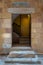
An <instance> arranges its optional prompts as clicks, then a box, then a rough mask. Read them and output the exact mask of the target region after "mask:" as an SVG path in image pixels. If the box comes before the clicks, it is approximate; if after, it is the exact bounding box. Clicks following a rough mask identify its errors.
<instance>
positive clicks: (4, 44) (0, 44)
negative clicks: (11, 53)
mask: <svg viewBox="0 0 43 65" xmlns="http://www.w3.org/2000/svg"><path fill="white" fill-rule="evenodd" d="M11 38H12V37H11V14H10V13H8V11H7V7H6V3H5V4H4V0H1V1H0V48H11V44H12V39H11Z"/></svg>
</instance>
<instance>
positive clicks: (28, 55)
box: [8, 54, 35, 58]
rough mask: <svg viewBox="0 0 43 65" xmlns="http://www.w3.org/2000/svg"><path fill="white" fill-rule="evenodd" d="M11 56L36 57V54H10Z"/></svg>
mask: <svg viewBox="0 0 43 65" xmlns="http://www.w3.org/2000/svg"><path fill="white" fill-rule="evenodd" d="M8 57H9V58H28V57H29V58H34V57H35V54H10V55H8Z"/></svg>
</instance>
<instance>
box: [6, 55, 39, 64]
mask: <svg viewBox="0 0 43 65" xmlns="http://www.w3.org/2000/svg"><path fill="white" fill-rule="evenodd" d="M30 62H33V63H37V62H38V57H37V55H35V58H8V57H7V59H6V60H5V63H30Z"/></svg>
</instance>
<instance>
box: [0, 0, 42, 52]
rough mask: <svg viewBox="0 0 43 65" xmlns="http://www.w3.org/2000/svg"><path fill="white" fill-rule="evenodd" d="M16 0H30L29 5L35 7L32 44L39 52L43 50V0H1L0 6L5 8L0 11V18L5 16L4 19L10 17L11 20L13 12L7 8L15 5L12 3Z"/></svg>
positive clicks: (32, 16) (32, 18) (28, 0)
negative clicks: (9, 11)
mask: <svg viewBox="0 0 43 65" xmlns="http://www.w3.org/2000/svg"><path fill="white" fill-rule="evenodd" d="M14 1H15V2H18V1H19V2H20V1H23V2H24V1H25V2H29V3H30V6H29V7H34V8H35V13H34V14H31V23H32V28H31V30H32V32H31V35H32V43H31V44H32V48H33V49H35V50H36V51H39V52H43V0H3V1H2V2H1V0H0V8H3V11H2V13H0V18H3V19H4V18H5V19H6V20H7V19H10V22H11V14H10V13H8V11H7V8H9V7H13V6H12V5H11V4H12V2H14ZM8 24H9V22H8ZM5 26H6V24H5ZM0 31H1V30H0ZM1 40H2V39H1ZM0 42H1V41H0Z"/></svg>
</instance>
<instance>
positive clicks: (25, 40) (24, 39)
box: [19, 37, 31, 46]
mask: <svg viewBox="0 0 43 65" xmlns="http://www.w3.org/2000/svg"><path fill="white" fill-rule="evenodd" d="M19 43H20V44H21V45H22V44H23V45H24V46H25V45H26V46H29V43H30V42H29V37H21V38H20V40H19ZM30 44H31V43H30Z"/></svg>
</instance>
